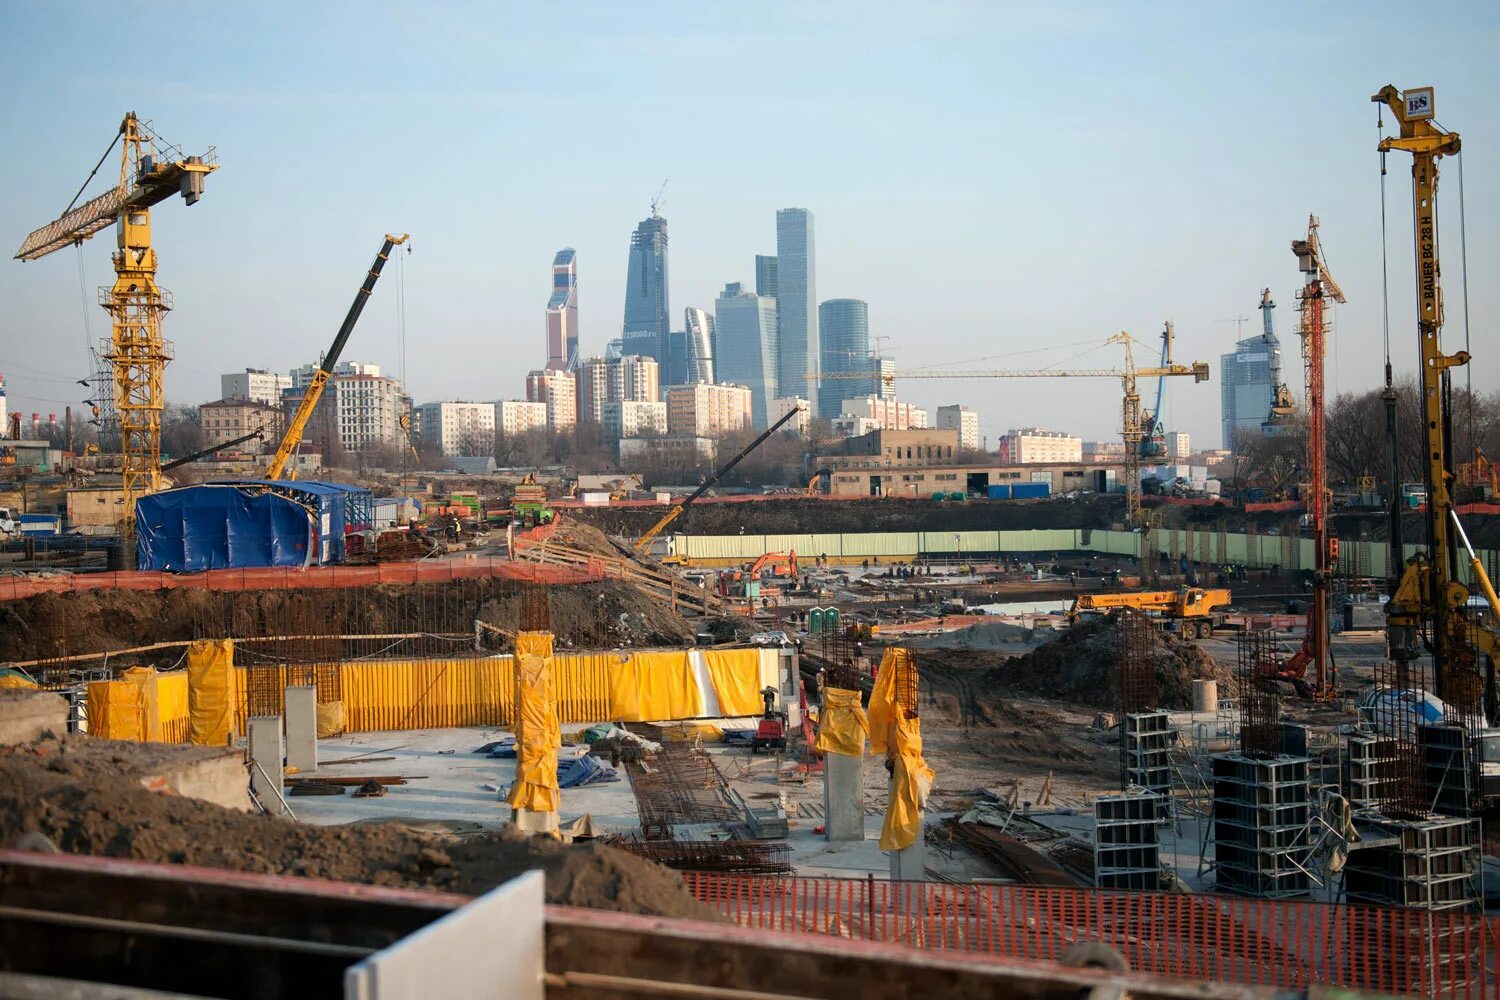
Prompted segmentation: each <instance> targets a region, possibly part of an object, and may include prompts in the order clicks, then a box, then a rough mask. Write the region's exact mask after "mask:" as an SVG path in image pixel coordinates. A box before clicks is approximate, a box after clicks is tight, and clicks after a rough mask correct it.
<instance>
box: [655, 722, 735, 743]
mask: <svg viewBox="0 0 1500 1000" xmlns="http://www.w3.org/2000/svg"><path fill="white" fill-rule="evenodd" d="M661 738H662V739H663V740H664V741H665V742H668V743H696V742H697V741H699V740H702V741H703V742H704V743H722V742H723V741H724V730H722V729H720V728H719V727H718V726H715V725H711V724H709V723H707V722H677V723H674V724H672V725H670V726H663V727H662V730H661Z"/></svg>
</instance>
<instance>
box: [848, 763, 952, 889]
mask: <svg viewBox="0 0 1500 1000" xmlns="http://www.w3.org/2000/svg"><path fill="white" fill-rule="evenodd" d="M825 766H826V765H825ZM924 818H925V814H924ZM926 833H927V830H926V826H925V825H924V826H923V827H922V832H921V833H918V834H917V839H916V841H915V842H914V843H913V844H912V845H911V846H910V847H908V848H906V850H904V851H892V852H891V879H892V880H893V881H900V882H925V881H927V836H926Z"/></svg>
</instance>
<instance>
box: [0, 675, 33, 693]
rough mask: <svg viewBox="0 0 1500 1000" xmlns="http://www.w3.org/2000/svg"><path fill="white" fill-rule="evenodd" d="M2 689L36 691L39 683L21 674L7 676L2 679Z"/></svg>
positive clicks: (0, 681) (0, 683) (0, 686)
mask: <svg viewBox="0 0 1500 1000" xmlns="http://www.w3.org/2000/svg"><path fill="white" fill-rule="evenodd" d="M0 688H16V689H18V690H23V691H35V690H36V688H37V683H36V681H34V680H30V679H29V678H26V677H22V676H21V675H20V674H6V675H5V676H3V677H0Z"/></svg>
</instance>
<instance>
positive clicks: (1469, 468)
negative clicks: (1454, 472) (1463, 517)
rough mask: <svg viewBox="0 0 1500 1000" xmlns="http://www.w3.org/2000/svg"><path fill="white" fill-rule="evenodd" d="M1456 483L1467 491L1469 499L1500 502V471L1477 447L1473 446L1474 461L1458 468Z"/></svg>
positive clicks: (1482, 450) (1481, 449)
mask: <svg viewBox="0 0 1500 1000" xmlns="http://www.w3.org/2000/svg"><path fill="white" fill-rule="evenodd" d="M1458 483H1459V485H1460V486H1463V487H1464V488H1465V489H1467V490H1468V492H1469V499H1472V500H1477V501H1480V502H1488V501H1492V500H1500V471H1497V470H1496V468H1495V463H1493V462H1491V461H1490V460H1489V457H1488V456H1487V455H1485V453H1484V449H1483V448H1481V447H1479V446H1478V445H1475V446H1474V460H1473V461H1471V462H1465V463H1463V464H1462V465H1460V466H1459V467H1458Z"/></svg>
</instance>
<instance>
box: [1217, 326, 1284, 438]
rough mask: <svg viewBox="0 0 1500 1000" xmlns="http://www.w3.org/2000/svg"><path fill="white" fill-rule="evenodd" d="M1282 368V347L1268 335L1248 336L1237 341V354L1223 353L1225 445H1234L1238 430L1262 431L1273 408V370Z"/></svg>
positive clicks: (1221, 366)
mask: <svg viewBox="0 0 1500 1000" xmlns="http://www.w3.org/2000/svg"><path fill="white" fill-rule="evenodd" d="M1273 337H1274V335H1273ZM1280 368H1281V347H1280V345H1279V344H1275V343H1267V342H1266V338H1265V337H1264V336H1259V337H1246V338H1245V339H1244V340H1241V341H1239V342H1238V343H1236V344H1235V345H1234V353H1233V354H1223V355H1220V356H1219V385H1220V386H1221V388H1220V397H1219V398H1220V402H1221V404H1222V410H1221V414H1220V415H1221V420H1222V430H1223V435H1224V441H1223V447H1225V448H1233V447H1234V439H1235V435H1236V433H1237V432H1238V431H1242V430H1247V431H1254V432H1255V433H1256V434H1260V432H1261V424H1262V423H1263V422H1264V421H1265V419H1266V417H1267V415H1268V414H1269V413H1270V412H1271V397H1272V387H1271V372H1272V370H1273V369H1276V370H1279V369H1280Z"/></svg>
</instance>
